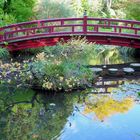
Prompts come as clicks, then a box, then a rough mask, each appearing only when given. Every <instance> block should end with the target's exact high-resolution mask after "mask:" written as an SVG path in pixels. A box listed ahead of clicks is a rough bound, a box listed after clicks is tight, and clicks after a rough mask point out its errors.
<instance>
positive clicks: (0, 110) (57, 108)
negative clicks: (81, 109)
mask: <svg viewBox="0 0 140 140" xmlns="http://www.w3.org/2000/svg"><path fill="white" fill-rule="evenodd" d="M4 90H5V89H4ZM4 90H0V96H1V99H0V115H1V116H2V117H1V118H0V126H1V127H0V138H2V139H4V140H13V139H15V140H27V139H30V140H32V139H38V140H46V139H51V138H53V137H55V136H56V135H58V134H60V132H61V130H62V129H63V127H64V125H65V124H66V122H67V118H68V116H69V115H70V114H71V112H72V111H73V101H74V100H77V99H78V98H77V95H74V94H73V95H65V94H59V95H52V96H48V95H45V94H42V95H40V94H35V93H33V91H31V90H25V89H24V90H22V92H21V90H18V89H17V90H15V91H14V90H13V92H12V89H11V90H10V91H9V92H8V90H7V91H6V90H5V91H4Z"/></svg>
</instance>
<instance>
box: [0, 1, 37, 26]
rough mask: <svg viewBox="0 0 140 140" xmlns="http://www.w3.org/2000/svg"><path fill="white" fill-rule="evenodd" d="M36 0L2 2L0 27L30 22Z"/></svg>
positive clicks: (0, 3)
mask: <svg viewBox="0 0 140 140" xmlns="http://www.w3.org/2000/svg"><path fill="white" fill-rule="evenodd" d="M34 6H35V0H4V1H2V0H1V1H0V21H1V22H0V26H5V25H9V24H12V23H16V22H22V21H29V20H30V19H31V18H32V17H33V16H34V12H33V8H34Z"/></svg>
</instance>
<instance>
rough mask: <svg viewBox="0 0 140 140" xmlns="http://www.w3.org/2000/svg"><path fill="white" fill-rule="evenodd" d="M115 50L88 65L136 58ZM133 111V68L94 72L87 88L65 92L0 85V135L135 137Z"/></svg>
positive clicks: (137, 99) (138, 83) (67, 139)
mask: <svg viewBox="0 0 140 140" xmlns="http://www.w3.org/2000/svg"><path fill="white" fill-rule="evenodd" d="M115 51H116V49H115V50H113V52H112V51H110V53H108V51H107V52H105V54H103V55H100V56H98V55H94V56H93V58H92V59H91V60H90V62H89V64H90V65H101V67H102V65H103V66H104V65H107V64H120V63H121V64H122V63H131V62H137V61H136V60H133V59H132V58H130V57H129V58H128V57H122V56H120V55H118V53H115ZM106 53H107V54H106ZM107 67H108V66H107ZM109 67H110V68H112V67H114V65H110V66H109ZM116 67H117V66H116ZM120 67H121V69H122V68H123V66H119V69H120ZM124 67H126V65H125V64H124ZM9 85H10V84H9ZM139 116H140V73H139V72H138V75H137V76H136V75H133V74H132V75H128V76H121V75H119V76H115V75H114V76H111V77H109V76H108V75H107V76H106V75H105V76H103V77H98V79H97V80H96V82H95V83H93V87H91V88H89V89H86V90H83V91H73V92H71V93H54V94H52V93H47V92H46V91H41V90H32V89H28V88H26V87H24V86H23V87H22V88H21V87H19V86H15V87H13V86H8V85H2V84H1V86H0V140H103V139H104V140H140V125H139V123H138V122H139Z"/></svg>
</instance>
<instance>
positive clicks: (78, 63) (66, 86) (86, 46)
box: [32, 37, 94, 91]
mask: <svg viewBox="0 0 140 140" xmlns="http://www.w3.org/2000/svg"><path fill="white" fill-rule="evenodd" d="M93 48H94V44H92V43H88V42H87V40H86V39H85V38H80V37H78V38H71V39H70V40H69V41H68V42H67V43H64V42H61V43H59V44H58V45H57V46H53V47H46V48H45V49H44V52H42V53H39V54H38V55H36V58H35V60H34V62H33V63H32V72H33V75H34V77H35V79H34V81H36V82H37V85H40V86H42V88H45V89H47V90H55V91H59V90H65V91H67V90H71V89H75V88H80V87H82V88H85V87H88V86H90V85H91V82H92V79H93V77H92V75H93V74H92V72H91V71H90V70H89V69H87V68H85V67H84V66H83V65H84V64H85V65H86V64H87V63H88V61H89V59H90V57H91V54H92V53H91V52H92V51H93Z"/></svg>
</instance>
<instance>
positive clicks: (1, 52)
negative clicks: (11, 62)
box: [0, 47, 10, 59]
mask: <svg viewBox="0 0 140 140" xmlns="http://www.w3.org/2000/svg"><path fill="white" fill-rule="evenodd" d="M9 55H10V54H9V51H8V50H7V49H6V48H2V47H0V59H4V58H7V57H9Z"/></svg>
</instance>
